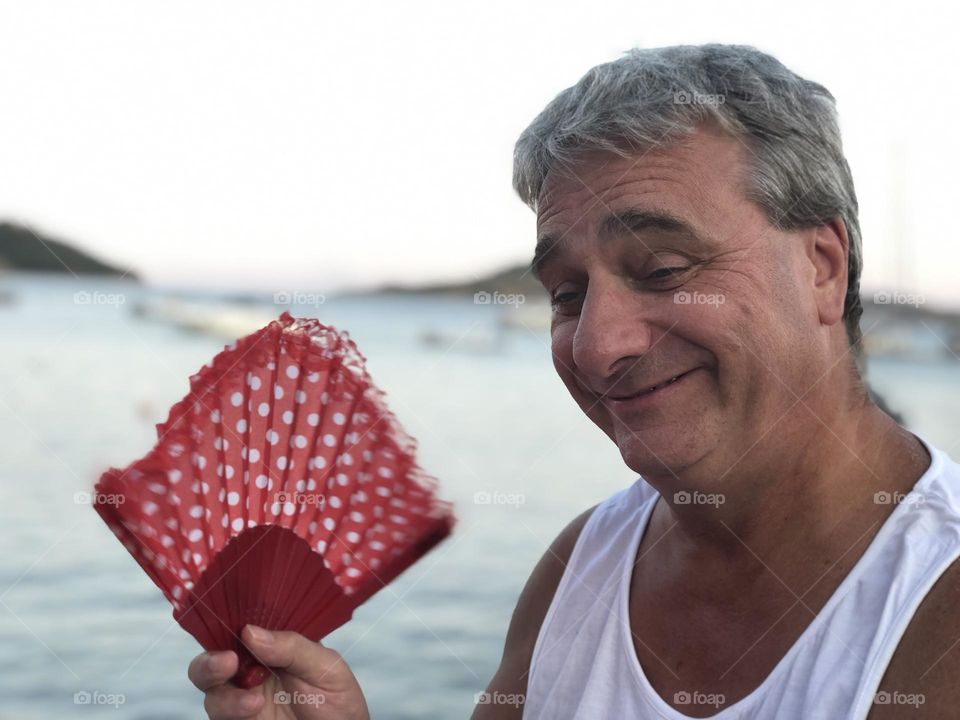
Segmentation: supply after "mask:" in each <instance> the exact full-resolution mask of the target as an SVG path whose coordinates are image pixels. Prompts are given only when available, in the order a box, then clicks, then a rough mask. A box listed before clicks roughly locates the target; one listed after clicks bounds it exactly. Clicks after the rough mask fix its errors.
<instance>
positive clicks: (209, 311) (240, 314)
mask: <svg viewBox="0 0 960 720" xmlns="http://www.w3.org/2000/svg"><path fill="white" fill-rule="evenodd" d="M132 311H133V313H134V315H136V316H138V317H141V318H144V319H145V320H152V321H155V322H164V323H169V324H172V325H175V326H177V327H179V328H182V329H183V330H186V331H188V332H196V333H203V334H205V335H212V336H214V337H219V338H223V339H226V340H233V339H236V338H238V337H241V336H243V335H249V334H250V333H251V332H253V331H255V330H258V329H260V328H262V327H263V326H264V325H266V324H267V323H269V322H270V321H271V320H276V319H277V316H278V315H279V314H280V310H279V309H278V310H277V312H276V313H273V312H269V311H268V310H267V309H265V308H258V307H251V306H249V305H243V304H237V303H211V302H191V301H187V300H178V299H173V298H157V299H154V300H145V301H143V302H140V303H137V304H135V305H134V306H133V309H132Z"/></svg>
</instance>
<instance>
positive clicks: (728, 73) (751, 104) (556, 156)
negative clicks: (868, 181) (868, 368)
mask: <svg viewBox="0 0 960 720" xmlns="http://www.w3.org/2000/svg"><path fill="white" fill-rule="evenodd" d="M710 119H713V120H715V121H717V122H718V123H719V124H720V126H721V127H722V128H723V129H724V130H725V131H727V132H729V133H730V134H731V135H733V136H735V137H738V138H740V139H742V140H743V142H744V144H745V145H746V146H747V147H748V148H749V149H750V150H751V153H750V154H751V161H750V168H749V177H748V179H747V188H746V195H747V198H748V199H749V200H751V201H753V202H755V203H757V205H758V206H759V207H760V208H761V209H762V210H763V211H764V213H765V214H766V216H767V218H768V219H769V221H770V222H771V224H772V225H774V226H775V227H777V228H779V229H781V230H794V229H801V228H808V227H815V226H818V225H823V224H824V223H825V222H827V221H829V220H830V219H832V218H835V217H840V218H841V219H842V220H843V222H844V224H845V225H846V230H847V237H848V242H849V248H848V264H847V294H846V298H845V300H844V309H843V318H844V321H845V323H846V331H847V338H848V339H849V341H850V344H851V346H852V348H853V352H854V355H855V357H858V359H859V355H860V353H861V345H862V336H861V332H860V316H861V314H862V313H863V307H862V305H861V304H860V273H861V270H862V267H863V254H862V252H863V251H862V249H861V244H860V223H859V221H858V219H857V211H858V207H857V196H856V193H855V191H854V188H853V178H852V176H851V173H850V167H849V165H848V164H847V161H846V158H845V157H844V155H843V147H842V144H841V140H840V128H839V125H838V122H837V111H836V105H835V101H834V98H833V95H831V94H830V92H829V91H828V90H827V89H826V88H825V87H823V86H822V85H819V84H817V83H815V82H811V81H810V80H805V79H804V78H802V77H800V76H799V75H797V74H796V73H794V72H792V71H790V70H789V69H787V68H786V67H785V66H784V65H783V64H781V63H780V62H779V61H778V60H777V59H776V58H774V57H772V56H770V55H767V54H766V53H763V52H761V51H759V50H757V49H756V48H753V47H750V46H748V45H721V44H715V43H711V44H708V45H676V46H672V47H662V48H652V49H639V48H635V49H633V50H630V51H628V52H627V53H625V55H624V56H623V57H621V58H620V59H618V60H615V61H613V62H608V63H604V64H602V65H598V66H596V67H594V68H593V69H592V70H590V71H589V72H588V73H587V74H586V75H584V76H583V77H582V78H581V79H580V81H579V82H578V83H577V84H576V85H574V86H573V87H569V88H567V89H566V90H564V91H563V92H561V93H560V94H559V95H557V97H556V98H554V99H553V100H552V101H551V102H550V104H549V105H547V107H546V108H545V109H544V110H543V111H542V112H541V113H540V114H539V115H538V116H537V117H536V119H534V121H533V122H532V123H531V124H530V126H529V127H527V129H526V130H524V131H523V133H522V134H521V135H520V138H519V139H518V140H517V144H516V147H515V149H514V161H513V162H514V164H513V186H514V189H515V190H516V191H517V193H518V194H519V195H520V198H521V199H522V200H523V201H524V202H525V203H526V204H527V205H529V206H530V207H531V208H532V209H533V210H534V211H536V209H537V201H538V198H539V197H540V191H541V190H542V188H543V184H544V182H545V180H546V177H547V174H548V173H549V172H550V171H551V170H553V169H554V168H556V167H557V166H558V165H561V166H563V165H568V164H570V163H572V162H574V161H575V159H576V157H577V155H578V153H579V152H581V151H583V150H607V151H610V152H615V153H617V154H618V155H621V156H624V157H629V156H630V155H631V154H633V153H636V152H641V151H644V150H649V149H652V148H656V147H659V146H664V145H667V144H669V143H670V142H672V141H673V140H675V139H677V138H678V137H679V136H681V135H684V134H688V133H691V132H694V131H695V130H696V128H697V126H698V125H700V124H701V123H703V122H704V121H707V120H710Z"/></svg>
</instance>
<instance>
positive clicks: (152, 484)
mask: <svg viewBox="0 0 960 720" xmlns="http://www.w3.org/2000/svg"><path fill="white" fill-rule="evenodd" d="M364 363H365V359H364V357H363V355H361V354H360V352H359V351H358V350H357V348H356V345H355V344H354V343H353V341H352V340H351V339H350V338H349V337H348V336H347V334H346V333H338V332H337V331H335V330H333V329H332V328H328V327H325V326H324V325H321V324H320V323H319V322H318V321H316V320H312V319H294V318H293V317H291V315H290V314H289V313H286V312H284V313H283V314H282V315H281V316H280V318H279V320H275V321H273V322H271V323H270V324H269V325H267V326H266V327H264V328H262V329H261V330H258V331H257V332H255V333H253V334H251V335H249V336H247V337H244V338H241V339H239V340H237V341H236V342H235V343H234V344H233V345H231V346H228V347H227V348H225V349H224V350H223V352H221V353H220V354H218V355H217V356H216V357H215V358H214V359H213V361H212V362H211V363H210V364H208V365H204V367H203V368H201V370H200V371H199V372H198V373H197V374H195V375H193V376H192V377H191V379H190V393H189V394H188V395H187V396H186V397H185V398H183V400H181V401H180V402H178V403H176V404H175V405H174V406H173V407H172V408H171V409H170V413H169V416H168V418H167V420H166V422H164V423H162V424H159V425H157V434H158V441H157V443H156V445H155V446H154V447H153V449H152V450H150V452H149V453H147V455H145V456H144V457H143V458H141V459H139V460H137V461H135V462H133V463H132V464H131V465H129V466H128V467H127V468H126V469H124V470H118V469H115V468H111V469H109V470H107V471H106V472H105V473H104V474H103V476H102V477H101V478H100V480H99V482H98V483H97V485H96V500H95V504H94V507H95V509H96V510H97V512H98V513H99V514H100V516H101V517H102V518H103V520H104V521H105V522H106V523H107V525H108V526H109V527H110V529H111V530H112V531H113V532H114V533H115V534H116V536H117V537H118V538H119V539H120V541H121V542H122V543H123V544H124V546H125V547H126V548H127V550H128V551H129V552H130V553H131V554H132V555H133V557H134V558H135V559H136V560H137V562H138V563H139V564H140V565H141V567H143V569H144V570H145V571H146V572H147V574H148V575H149V576H150V577H151V578H152V579H153V581H154V582H155V583H156V584H157V585H158V586H159V587H160V589H161V590H162V591H163V593H164V595H165V596H166V597H167V599H168V600H169V601H170V602H171V603H172V604H173V607H174V613H173V615H174V618H175V619H176V621H177V622H178V623H180V625H181V626H183V628H184V629H186V630H187V632H189V633H190V634H191V635H193V636H194V637H195V638H196V639H197V640H198V641H199V642H200V644H201V645H202V646H203V647H204V648H205V649H206V650H234V651H236V652H237V654H238V655H239V657H240V668H239V670H238V671H237V676H236V677H235V678H234V681H235V682H237V684H239V685H241V686H243V687H251V686H253V685H257V684H259V683H260V682H262V681H263V679H264V678H265V677H266V675H267V670H266V669H265V668H264V667H262V666H261V665H260V664H259V663H257V661H256V659H255V658H254V657H252V656H251V654H250V652H249V651H248V650H247V649H246V647H245V646H244V645H243V644H242V643H241V642H240V639H239V635H240V630H241V629H242V628H243V626H244V625H246V624H247V623H251V624H254V625H259V626H261V627H265V628H267V629H271V630H294V631H296V632H299V633H301V634H303V635H305V636H306V637H309V638H311V639H313V640H315V641H316V640H319V639H320V638H322V637H323V636H325V635H327V634H328V633H330V632H331V631H333V630H335V629H336V628H338V627H340V626H341V625H342V624H343V623H345V622H346V621H347V620H349V619H350V617H351V615H352V613H353V610H354V608H356V607H357V606H359V605H360V604H361V603H363V602H364V601H365V600H367V599H368V598H369V597H370V596H371V595H373V594H374V593H375V592H377V591H378V590H380V589H381V588H383V587H384V586H385V585H386V584H387V583H389V582H390V581H391V580H393V579H394V578H395V577H396V576H397V575H399V574H400V573H401V572H403V571H404V570H405V569H406V568H408V567H409V566H410V565H411V564H413V563H414V562H416V560H418V559H419V558H420V557H421V556H423V555H424V554H425V553H426V552H428V551H429V550H430V549H431V548H432V547H433V546H434V545H436V544H437V543H438V542H440V541H441V540H442V539H443V538H445V537H446V536H447V535H448V534H449V533H450V531H451V529H452V527H453V523H454V518H453V515H452V509H451V507H450V505H449V503H446V502H443V501H441V500H438V499H437V498H436V496H435V494H434V490H435V486H436V480H435V479H434V478H432V477H430V476H429V475H427V474H425V473H424V471H423V470H422V469H421V468H420V467H419V466H418V465H417V463H416V460H415V451H416V442H415V440H414V439H413V438H411V437H410V436H409V435H407V434H406V432H405V431H404V430H403V429H402V428H401V426H400V425H399V423H398V421H397V419H396V418H395V417H394V416H393V414H392V413H391V412H390V411H389V410H388V409H387V408H386V406H385V404H384V398H383V393H382V392H381V391H380V390H378V389H377V388H376V387H375V386H374V385H373V383H372V381H371V379H370V377H369V375H368V373H367V371H366V369H365V365H364ZM115 499H122V502H115V501H114V500H115Z"/></svg>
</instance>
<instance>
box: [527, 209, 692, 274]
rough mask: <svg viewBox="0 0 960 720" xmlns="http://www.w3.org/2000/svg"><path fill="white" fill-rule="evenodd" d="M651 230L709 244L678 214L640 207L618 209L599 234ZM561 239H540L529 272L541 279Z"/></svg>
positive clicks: (607, 218) (602, 226)
mask: <svg viewBox="0 0 960 720" xmlns="http://www.w3.org/2000/svg"><path fill="white" fill-rule="evenodd" d="M651 230H654V231H657V232H660V233H664V234H668V235H673V236H675V237H676V238H678V239H681V240H684V241H686V242H687V243H688V244H690V245H693V246H704V245H706V244H707V243H706V241H705V240H703V239H702V238H701V237H700V235H698V234H697V232H696V230H694V229H693V227H692V226H691V225H690V224H689V223H687V222H685V221H683V220H681V219H680V218H678V217H676V216H675V215H671V214H670V213H668V212H664V211H660V210H657V211H652V210H640V209H638V208H628V209H626V210H618V211H616V212H612V213H610V214H609V215H607V216H605V217H604V218H603V220H601V221H600V227H599V230H598V235H599V236H600V237H601V238H609V237H612V236H616V235H623V234H630V235H639V234H640V233H643V232H648V231H651ZM561 240H563V236H562V235H561V236H560V237H555V236H553V235H542V236H540V237H539V238H538V239H537V245H536V248H535V249H534V252H533V260H531V261H530V272H531V273H532V274H533V276H534V277H535V278H537V279H538V280H539V279H540V275H541V273H542V272H543V271H544V269H545V268H546V267H547V265H548V264H550V262H551V258H550V257H549V256H550V255H551V254H553V256H554V258H556V257H557V254H558V253H559V251H560V250H561V248H559V247H558V246H559V245H560V241H561Z"/></svg>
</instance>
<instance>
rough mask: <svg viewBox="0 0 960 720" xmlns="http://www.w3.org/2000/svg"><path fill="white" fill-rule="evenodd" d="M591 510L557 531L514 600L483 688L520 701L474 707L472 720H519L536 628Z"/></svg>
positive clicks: (537, 630) (538, 627)
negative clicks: (501, 644)
mask: <svg viewBox="0 0 960 720" xmlns="http://www.w3.org/2000/svg"><path fill="white" fill-rule="evenodd" d="M595 507H596V506H594V507H592V508H590V509H589V510H587V511H586V512H584V513H581V514H580V515H579V516H577V517H576V518H575V519H574V520H573V521H572V522H571V523H570V524H569V525H567V526H566V527H565V528H564V529H563V530H562V531H561V532H560V534H559V535H558V536H557V538H556V539H555V540H554V541H553V543H552V544H551V545H550V547H549V548H548V549H547V551H546V552H545V553H544V554H543V557H542V558H540V562H538V563H537V565H536V567H534V569H533V572H532V573H531V574H530V578H529V579H528V580H527V584H526V585H525V586H524V588H523V592H521V593H520V598H519V600H517V606H516V609H515V610H514V611H513V617H512V618H511V620H510V627H509V629H508V630H507V639H506V642H505V643H504V648H503V656H502V658H501V659H500V667H499V668H498V669H497V672H496V673H495V674H494V676H493V678H492V679H491V680H490V684H489V685H487V693H488V694H489V696H490V697H492V698H493V697H496V696H497V695H499V696H501V697H503V696H511V695H512V696H514V697H516V698H521V701H520V702H519V703H517V704H505V703H490V704H483V705H477V706H476V708H475V710H474V712H473V715H472V716H471V718H472V720H519V719H520V717H521V716H522V715H523V702H522V698H523V697H524V695H525V694H526V691H527V674H528V672H529V670H530V658H531V657H532V655H533V646H534V644H535V643H536V641H537V635H538V634H539V632H540V625H541V624H542V623H543V618H544V617H545V616H546V614H547V609H548V608H549V607H550V603H551V602H552V601H553V596H554V594H555V593H556V590H557V585H559V583H560V578H561V577H563V571H564V568H566V566H567V562H568V561H569V560H570V553H571V552H573V546H574V545H575V544H576V542H577V538H578V537H579V536H580V531H581V530H582V529H583V526H584V524H585V523H586V522H587V519H588V518H589V517H590V514H591V513H592V512H593V510H594V508H595Z"/></svg>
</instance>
